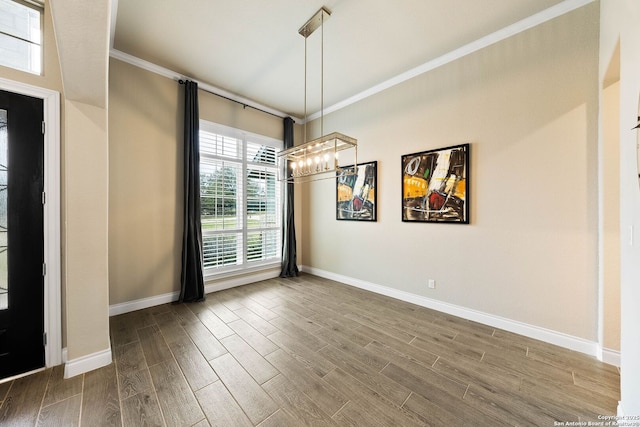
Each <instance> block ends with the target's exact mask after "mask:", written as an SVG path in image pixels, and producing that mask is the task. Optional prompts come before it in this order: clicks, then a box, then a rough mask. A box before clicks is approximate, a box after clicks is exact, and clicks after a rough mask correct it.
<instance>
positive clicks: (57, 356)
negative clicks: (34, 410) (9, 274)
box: [0, 77, 63, 367]
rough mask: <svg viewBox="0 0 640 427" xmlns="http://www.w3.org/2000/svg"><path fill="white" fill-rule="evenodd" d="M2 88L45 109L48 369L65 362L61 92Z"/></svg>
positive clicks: (12, 85) (10, 84)
mask: <svg viewBox="0 0 640 427" xmlns="http://www.w3.org/2000/svg"><path fill="white" fill-rule="evenodd" d="M0 89H1V90H4V91H7V92H14V93H19V94H22V95H27V96H31V97H33V98H39V99H42V101H43V108H44V121H45V133H44V168H45V170H44V192H45V194H46V203H45V204H44V212H43V214H44V262H45V264H46V274H45V276H44V332H45V334H46V336H47V342H46V344H45V346H44V361H45V366H46V367H51V366H56V365H60V364H62V363H63V360H62V299H61V274H62V271H61V254H60V251H61V244H60V227H61V225H60V224H61V223H60V218H61V216H60V93H59V92H56V91H54V90H50V89H45V88H41V87H38V86H33V85H29V84H26V83H21V82H16V81H13V80H8V79H5V78H2V77H0Z"/></svg>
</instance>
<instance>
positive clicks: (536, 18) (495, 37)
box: [110, 0, 596, 124]
mask: <svg viewBox="0 0 640 427" xmlns="http://www.w3.org/2000/svg"><path fill="white" fill-rule="evenodd" d="M594 1H596V0H565V1H563V2H561V3H558V4H556V5H555V6H551V7H550V8H548V9H545V10H543V11H542V12H538V13H536V14H534V15H531V16H529V17H527V18H524V19H521V20H520V21H518V22H516V23H514V24H511V25H509V26H507V27H504V28H502V29H500V30H498V31H495V32H493V33H491V34H489V35H487V36H484V37H481V38H479V39H477V40H475V41H473V42H471V43H468V44H466V45H464V46H461V47H459V48H457V49H454V50H452V51H451V52H448V53H445V54H444V55H441V56H439V57H437V58H435V59H432V60H430V61H427V62H425V63H424V64H422V65H418V66H417V67H414V68H412V69H410V70H408V71H405V72H404V73H401V74H399V75H397V76H395V77H392V78H390V79H388V80H385V81H384V82H382V83H380V84H377V85H375V86H373V87H371V88H369V89H366V90H364V91H362V92H360V93H357V94H356V95H353V96H351V97H349V98H346V99H344V100H342V101H340V102H337V103H335V104H333V105H331V106H329V107H326V108H325V109H324V111H317V112H315V113H313V114H310V115H308V116H307V117H306V118H300V117H293V116H292V118H293V119H294V120H295V121H296V123H299V124H304V123H306V122H311V121H313V120H316V119H319V118H320V117H321V115H322V114H324V115H327V114H330V113H334V112H336V111H339V110H341V109H343V108H346V107H348V106H350V105H352V104H355V103H356V102H360V101H362V100H364V99H366V98H369V97H371V96H373V95H376V94H378V93H380V92H382V91H384V90H387V89H389V88H392V87H394V86H396V85H399V84H401V83H403V82H405V81H407V80H410V79H412V78H414V77H417V76H419V75H421V74H424V73H427V72H429V71H432V70H435V69H436V68H439V67H442V66H443V65H446V64H449V63H451V62H453V61H456V60H458V59H460V58H462V57H464V56H467V55H470V54H472V53H474V52H477V51H479V50H481V49H484V48H485V47H488V46H491V45H493V44H495V43H498V42H500V41H502V40H505V39H508V38H509V37H512V36H514V35H516V34H519V33H522V32H524V31H526V30H528V29H530V28H533V27H535V26H537V25H540V24H543V23H545V22H547V21H550V20H552V19H555V18H557V17H559V16H562V15H564V14H566V13H569V12H572V11H574V10H576V9H579V8H581V7H583V6H586V5H588V4H590V3H593V2H594ZM117 10H118V0H112V4H111V11H112V15H111V39H110V40H111V44H110V46H111V49H110V56H111V57H112V58H115V59H119V60H121V61H124V62H127V63H129V64H131V65H134V66H136V67H139V68H142V69H145V70H147V71H150V72H152V73H156V74H160V75H162V76H165V77H168V78H171V79H174V80H179V79H187V78H188V79H189V80H193V81H195V82H197V83H198V86H199V87H201V88H202V89H205V90H207V91H210V92H213V93H215V94H218V95H220V96H224V97H226V98H229V99H231V100H233V101H236V102H239V103H241V104H245V105H247V106H250V107H254V108H257V109H260V110H264V111H267V112H270V113H272V114H275V115H278V116H290V115H289V114H286V113H284V112H282V111H278V110H275V109H273V108H271V107H267V106H265V105H262V104H258V103H256V102H254V101H251V100H249V99H246V98H243V97H241V96H238V95H236V94H234V93H231V92H228V91H226V90H224V89H221V88H219V87H215V86H212V85H209V84H207V83H204V82H199V81H197V80H195V79H192V78H189V77H186V76H183V75H181V74H179V73H176V72H175V71H171V70H169V69H167V68H164V67H161V66H159V65H156V64H153V63H151V62H148V61H145V60H143V59H140V58H138V57H135V56H133V55H129V54H128V53H124V52H122V51H119V50H116V49H114V48H113V38H114V34H115V25H116V16H117Z"/></svg>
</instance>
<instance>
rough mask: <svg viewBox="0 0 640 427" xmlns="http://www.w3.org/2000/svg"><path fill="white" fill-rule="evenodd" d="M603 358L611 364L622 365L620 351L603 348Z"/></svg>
mask: <svg viewBox="0 0 640 427" xmlns="http://www.w3.org/2000/svg"><path fill="white" fill-rule="evenodd" d="M601 360H602V361H603V362H604V363H608V364H609V365H614V366H617V367H620V351H618V350H611V349H610V348H603V349H602V359H601Z"/></svg>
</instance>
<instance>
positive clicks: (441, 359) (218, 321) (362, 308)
mask: <svg viewBox="0 0 640 427" xmlns="http://www.w3.org/2000/svg"><path fill="white" fill-rule="evenodd" d="M110 323H111V340H112V351H113V356H114V361H115V363H113V364H111V365H110V366H107V367H105V368H101V369H98V370H96V371H93V372H89V373H87V374H84V375H80V376H77V377H75V378H71V379H68V380H63V379H62V367H55V368H53V369H47V370H45V371H42V372H40V373H37V374H34V375H30V376H28V377H25V378H22V379H17V380H14V381H12V382H9V383H5V384H0V425H2V426H14V425H15V426H23V425H24V426H35V425H38V426H40V425H42V426H76V425H81V426H91V427H93V426H111V425H113V426H119V425H123V426H136V427H137V426H143V425H150V426H151V425H153V426H156V425H157V426H163V425H166V426H224V427H230V426H231V427H233V426H261V427H268V426H277V427H281V426H304V425H314V426H316V425H317V426H331V425H333V426H335V425H338V426H352V425H353V426H393V427H396V426H423V425H431V426H503V425H504V426H507V425H508V426H515V425H517V426H524V425H528V426H553V425H554V422H555V421H562V422H566V421H587V420H592V421H597V419H598V415H614V414H615V412H616V406H617V402H618V400H619V371H618V369H617V368H615V367H613V366H610V365H606V364H603V363H600V362H598V361H597V360H595V359H594V358H591V357H588V356H585V355H583V354H580V353H575V352H571V351H568V350H565V349H563V348H559V347H555V346H552V345H549V344H545V343H542V342H539V341H535V340H532V339H529V338H525V337H522V336H519V335H515V334H513V333H509V332H505V331H502V330H498V329H495V328H492V327H489V326H485V325H481V324H477V323H473V322H470V321H466V320H462V319H460V318H456V317H453V316H449V315H445V314H442V313H439V312H435V311H432V310H428V309H425V308H423V307H419V306H415V305H412V304H408V303H404V302H401V301H397V300H394V299H391V298H387V297H384V296H380V295H377V294H373V293H370V292H366V291H363V290H360V289H357V288H352V287H349V286H346V285H343V284H339V283H336V282H332V281H330V280H326V279H322V278H318V277H315V276H310V275H302V276H301V277H299V278H295V279H272V280H267V281H263V282H260V283H256V284H252V285H247V286H242V287H238V288H234V289H229V290H225V291H221V292H217V293H214V294H209V295H207V300H206V301H205V302H203V303H195V304H180V305H178V304H166V305H162V306H158V307H153V308H150V309H146V310H141V311H137V312H132V313H127V314H124V315H121V316H116V317H112V318H111V319H110Z"/></svg>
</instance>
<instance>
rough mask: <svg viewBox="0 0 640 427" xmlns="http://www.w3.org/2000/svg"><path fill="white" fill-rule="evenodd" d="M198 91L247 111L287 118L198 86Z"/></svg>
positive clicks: (183, 81) (180, 80)
mask: <svg viewBox="0 0 640 427" xmlns="http://www.w3.org/2000/svg"><path fill="white" fill-rule="evenodd" d="M178 83H180V84H181V85H183V84H185V83H186V81H185V80H182V79H179V80H178ZM198 89H200V90H202V91H205V92H207V93H210V94H212V95H215V96H218V97H220V98H224V99H226V100H227V101H231V102H235V103H236V104H240V105H242V107H243V108H245V109H246V108H247V107H249V108H253V109H254V110H257V111H260V112H261V113H265V114H269V115H272V116H274V117H278V118H279V119H284V118H285V116H281V115H279V114H275V113H272V112H271V111H265V110H263V109H260V108H258V107H254V106H253V105H249V104H246V103H244V102H240V101H237V100H235V99H233V98H229V97H228V96H224V95H220V94H219V93H215V92H212V91H210V90H207V89H204V88H201V87H200V86H198Z"/></svg>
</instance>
